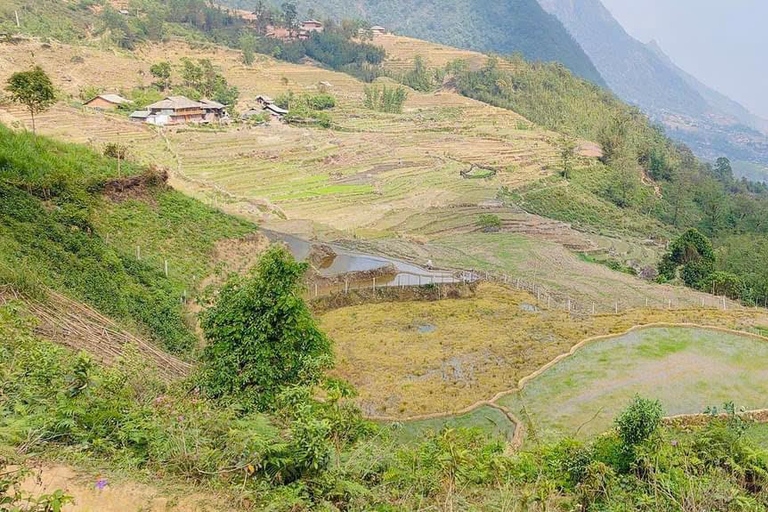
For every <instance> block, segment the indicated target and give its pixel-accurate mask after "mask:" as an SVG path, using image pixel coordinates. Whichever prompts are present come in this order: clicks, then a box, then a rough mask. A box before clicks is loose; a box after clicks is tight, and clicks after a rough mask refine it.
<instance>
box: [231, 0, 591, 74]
mask: <svg viewBox="0 0 768 512" xmlns="http://www.w3.org/2000/svg"><path fill="white" fill-rule="evenodd" d="M220 3H223V4H225V5H229V6H232V7H238V8H243V9H248V8H253V5H254V4H255V2H254V1H251V0H223V1H221V2H220ZM272 3H273V4H274V5H277V6H279V5H280V4H281V3H282V2H281V1H278V0H273V1H272ZM297 4H298V6H299V8H300V10H301V12H302V13H304V14H306V13H307V12H309V11H310V9H311V10H312V11H314V13H315V14H316V15H317V16H320V17H323V16H330V17H333V18H337V19H340V18H362V19H365V20H368V21H370V22H371V23H374V24H378V25H384V26H386V27H387V28H388V29H390V30H393V31H395V32H397V33H398V34H401V35H407V36H411V37H416V38H419V39H425V40H427V41H433V42H437V43H442V44H446V45H450V46H455V47H457V48H467V49H471V50H477V51H481V52H486V53H501V54H511V53H515V52H520V53H522V54H523V55H524V56H525V58H526V59H528V60H534V61H544V62H560V63H562V64H563V65H565V66H566V67H567V68H568V69H570V70H571V71H572V72H573V73H574V74H576V75H578V76H580V77H582V78H585V79H587V80H589V81H591V82H593V83H595V84H598V85H602V86H604V85H605V81H604V80H603V78H602V77H601V76H600V73H599V72H598V71H597V69H596V68H595V65H594V64H593V63H592V61H591V60H590V58H589V57H588V56H587V54H586V53H584V50H583V49H582V48H581V46H579V44H578V43H577V42H576V41H575V40H574V38H573V37H572V36H571V35H570V34H569V33H568V31H567V30H566V29H565V27H563V25H562V23H560V21H558V19H557V18H556V17H554V16H552V15H550V14H548V13H546V12H545V11H544V10H543V9H542V8H541V6H540V5H539V4H538V3H537V2H536V0H503V1H493V2H489V1H487V0H298V1H297Z"/></svg>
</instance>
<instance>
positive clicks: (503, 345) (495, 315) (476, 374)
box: [320, 284, 768, 418]
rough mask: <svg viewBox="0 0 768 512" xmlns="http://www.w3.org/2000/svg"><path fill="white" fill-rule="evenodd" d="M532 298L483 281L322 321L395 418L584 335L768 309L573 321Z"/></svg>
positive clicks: (375, 408) (497, 381) (760, 319)
mask: <svg viewBox="0 0 768 512" xmlns="http://www.w3.org/2000/svg"><path fill="white" fill-rule="evenodd" d="M535 303H536V297H535V296H534V295H531V294H529V293H526V292H515V291H514V290H509V289H508V288H504V287H501V286H498V285H492V284H481V285H480V286H479V287H478V290H477V295H476V296H475V297H473V298H467V299H448V300H442V301H439V302H391V303H383V304H367V305H361V306H351V307H347V308H342V309H338V310H334V311H330V312H327V313H325V314H323V315H322V316H321V317H320V318H321V324H322V327H323V328H324V329H325V330H326V331H327V332H328V334H329V335H330V336H331V337H332V338H333V339H334V340H335V341H336V357H337V370H336V371H337V372H338V374H339V375H340V376H341V377H343V378H346V379H348V380H350V381H351V382H352V383H353V384H354V385H355V386H356V387H357V388H358V390H359V392H360V398H359V404H360V405H361V407H362V408H363V410H364V411H365V412H366V413H367V414H369V415H375V416H391V417H397V418H408V417H410V416H415V415H422V414H430V413H440V412H451V411H458V410H461V409H463V408H465V407H468V406H470V405H472V404H474V403H476V402H479V401H482V400H489V399H490V398H491V397H493V396H494V395H495V394H496V393H499V392H501V391H504V390H507V389H510V388H514V387H515V386H516V384H517V382H518V381H519V380H520V379H521V378H522V377H524V376H526V375H529V374H531V373H533V372H534V371H536V370H537V369H539V368H540V367H542V366H544V365H545V364H547V363H548V362H550V361H551V360H553V359H555V358H556V357H557V356H559V355H560V354H563V353H566V352H568V351H569V350H570V348H571V347H572V346H574V345H575V344H577V343H578V342H580V341H581V340H583V339H586V338H589V337H592V336H598V335H607V334H611V333H621V332H625V331H627V330H628V329H629V328H631V327H633V326H635V325H644V324H648V323H655V322H671V323H694V324H704V325H717V326H723V327H730V328H736V329H741V330H747V329H752V328H754V327H756V326H765V325H768V316H766V313H765V311H763V310H761V311H757V310H747V309H742V310H733V311H730V310H729V311H722V310H716V309H709V310H708V309H673V310H666V311H665V310H650V309H644V308H639V309H633V310H628V311H622V312H621V314H619V315H615V314H610V315H609V314H603V315H595V316H585V317H575V316H572V315H569V314H568V312H567V311H563V310H547V309H546V308H539V307H536V306H535Z"/></svg>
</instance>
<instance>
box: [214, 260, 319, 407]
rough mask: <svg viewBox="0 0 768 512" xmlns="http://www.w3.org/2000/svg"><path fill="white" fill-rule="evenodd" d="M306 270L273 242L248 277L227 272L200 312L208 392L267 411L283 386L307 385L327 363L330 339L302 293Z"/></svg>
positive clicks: (312, 381) (303, 265)
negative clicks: (204, 309) (220, 286)
mask: <svg viewBox="0 0 768 512" xmlns="http://www.w3.org/2000/svg"><path fill="white" fill-rule="evenodd" d="M305 270H306V265H305V264H302V263H296V262H295V261H293V258H292V257H291V256H290V254H288V253H287V251H286V250H285V249H284V248H282V247H273V248H271V249H269V250H268V251H267V252H266V253H265V254H264V255H263V256H262V257H261V259H260V260H259V263H258V266H257V267H256V268H255V269H254V270H253V271H252V273H251V275H249V276H247V277H242V276H232V277H231V278H230V279H229V281H227V283H226V285H225V286H224V287H223V288H222V290H221V292H220V293H219V295H218V297H217V298H216V300H215V302H214V303H213V304H212V305H211V306H210V307H209V308H208V309H207V310H206V311H205V312H204V313H203V314H202V315H201V321H200V324H201V326H202V328H203V332H204V333H205V338H206V340H207V342H208V345H207V346H206V348H205V352H204V355H203V368H202V372H201V375H200V383H201V386H202V387H203V389H204V390H205V391H206V392H207V393H208V394H209V395H210V396H212V397H217V398H221V397H225V398H233V399H236V400H238V401H240V402H241V403H242V404H243V405H244V406H245V407H248V408H254V409H257V410H269V409H270V408H273V407H274V403H275V399H276V397H277V395H278V393H279V392H280V390H282V389H284V388H285V387H287V386H292V385H312V384H314V383H315V382H317V380H318V379H319V378H320V376H321V375H322V372H323V371H324V370H325V369H327V368H329V367H330V366H331V363H332V358H331V342H330V340H329V339H328V338H327V337H326V336H325V334H323V333H322V332H321V331H320V330H319V329H318V328H317V326H316V325H315V320H314V319H313V317H312V314H311V313H310V312H309V309H308V308H307V306H306V304H305V303H304V300H303V299H302V297H301V286H302V285H301V278H302V276H303V274H304V272H305Z"/></svg>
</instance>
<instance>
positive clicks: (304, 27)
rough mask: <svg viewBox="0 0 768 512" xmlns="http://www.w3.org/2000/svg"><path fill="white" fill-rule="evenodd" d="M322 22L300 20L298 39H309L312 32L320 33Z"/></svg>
mask: <svg viewBox="0 0 768 512" xmlns="http://www.w3.org/2000/svg"><path fill="white" fill-rule="evenodd" d="M322 32H323V24H322V22H319V21H317V20H307V21H302V22H301V28H300V29H299V39H309V38H310V36H311V35H312V34H313V33H318V34H320V33H322Z"/></svg>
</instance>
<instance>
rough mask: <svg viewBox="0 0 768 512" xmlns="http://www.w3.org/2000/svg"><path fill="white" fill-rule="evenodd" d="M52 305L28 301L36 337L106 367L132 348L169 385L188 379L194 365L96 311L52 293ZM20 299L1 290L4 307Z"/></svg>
mask: <svg viewBox="0 0 768 512" xmlns="http://www.w3.org/2000/svg"><path fill="white" fill-rule="evenodd" d="M47 293H48V301H47V302H45V303H43V302H37V301H32V300H25V302H26V306H27V308H28V310H29V312H30V313H31V314H32V315H33V316H34V317H35V318H36V319H37V320H38V322H39V323H38V325H37V326H36V327H35V333H36V334H38V335H39V336H41V337H43V338H45V339H47V340H50V341H52V342H53V343H57V344H59V345H64V346H66V347H70V348H72V349H75V350H85V351H86V352H88V353H89V354H91V355H93V356H94V357H96V358H97V359H98V360H100V361H101V362H103V363H106V364H111V363H113V362H114V361H115V360H116V359H117V358H119V357H120V356H121V355H123V352H124V349H125V347H126V346H128V345H133V346H135V347H136V348H137V349H138V351H139V353H140V354H141V355H142V356H144V357H145V358H146V359H147V360H148V361H150V362H152V363H154V365H155V366H156V368H157V371H158V373H159V374H160V376H161V377H162V378H163V379H165V380H168V381H171V380H176V379H180V378H183V377H185V376H186V375H187V374H189V372H190V371H191V370H192V365H191V364H189V363H187V362H184V361H182V360H181V359H179V358H177V357H175V356H172V355H170V354H167V353H166V352H164V351H162V350H160V349H159V348H157V347H155V346H154V345H152V344H151V343H149V342H147V341H144V340H142V339H141V338H139V337H137V336H134V335H133V334H131V333H129V332H128V331H126V330H125V329H123V328H122V327H120V326H119V325H117V324H116V323H115V322H114V321H112V320H110V319H109V318H107V317H105V316H104V315H102V314H101V313H99V312H97V311H96V310H94V309H93V308H91V307H89V306H86V305H85V304H83V303H80V302H77V301H75V300H73V299H70V298H69V297H66V296H64V295H62V294H60V293H57V292H54V291H52V290H49V291H48V292H47ZM12 299H21V297H20V296H18V295H16V294H14V292H12V291H9V290H0V304H3V303H5V302H7V301H9V300H12Z"/></svg>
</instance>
